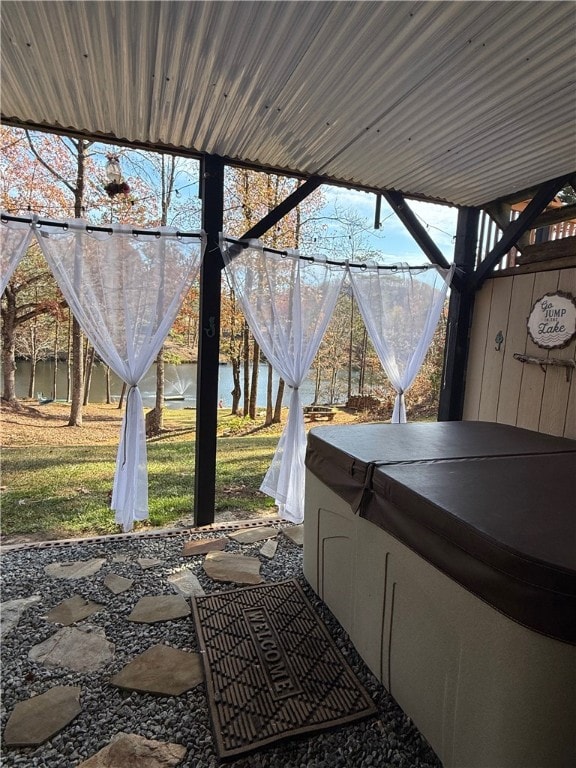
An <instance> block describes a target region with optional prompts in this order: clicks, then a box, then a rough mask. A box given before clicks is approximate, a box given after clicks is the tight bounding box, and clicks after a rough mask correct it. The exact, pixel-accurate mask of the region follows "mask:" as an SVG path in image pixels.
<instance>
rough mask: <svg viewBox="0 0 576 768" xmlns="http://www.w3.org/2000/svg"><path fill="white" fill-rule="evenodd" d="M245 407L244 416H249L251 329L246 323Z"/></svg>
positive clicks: (244, 344)
mask: <svg viewBox="0 0 576 768" xmlns="http://www.w3.org/2000/svg"><path fill="white" fill-rule="evenodd" d="M243 346H244V407H243V415H244V416H247V415H248V411H249V410H250V329H249V328H248V323H246V322H245V323H244V343H243Z"/></svg>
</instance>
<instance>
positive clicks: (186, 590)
mask: <svg viewBox="0 0 576 768" xmlns="http://www.w3.org/2000/svg"><path fill="white" fill-rule="evenodd" d="M168 581H169V582H170V584H171V585H172V589H173V590H174V591H175V592H177V593H178V594H179V595H182V597H193V596H196V595H199V596H200V595H205V594H206V593H205V592H204V589H203V588H202V585H201V584H200V582H199V581H198V577H197V576H196V574H195V573H193V572H192V571H191V570H190V569H189V568H182V569H181V570H179V571H176V573H172V574H170V576H168Z"/></svg>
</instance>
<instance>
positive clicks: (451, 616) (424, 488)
mask: <svg viewBox="0 0 576 768" xmlns="http://www.w3.org/2000/svg"><path fill="white" fill-rule="evenodd" d="M306 465H307V480H306V510H305V524H304V525H305V532H304V533H305V535H304V574H305V576H306V578H307V580H308V581H309V582H310V584H311V586H312V587H313V588H314V589H315V591H316V592H317V593H318V595H319V596H320V597H321V598H322V599H323V600H324V601H325V602H326V604H327V605H328V606H329V608H330V609H331V610H332V612H333V613H334V614H335V615H336V617H337V618H338V619H339V621H340V622H341V624H342V625H343V626H344V628H345V629H346V630H347V632H348V633H349V635H350V637H351V639H352V641H353V643H354V644H355V646H356V648H357V649H358V651H359V653H360V654H361V656H362V657H363V658H364V660H365V661H366V663H367V664H368V666H369V667H370V669H371V670H372V671H373V673H374V674H375V675H376V676H377V677H378V678H379V679H380V680H381V681H382V682H383V683H384V684H385V685H386V687H387V688H388V689H389V691H390V692H391V694H392V695H393V696H394V697H395V699H396V700H397V701H398V703H399V704H400V706H401V707H402V708H403V709H404V711H405V712H406V713H407V714H408V715H409V716H410V717H411V718H412V719H413V720H414V722H415V724H416V725H417V726H418V728H419V729H420V731H421V732H422V734H423V735H424V736H425V737H426V738H427V740H428V741H429V742H430V744H431V746H432V747H433V748H434V750H435V751H436V752H437V754H438V756H439V757H440V759H441V760H442V761H443V763H444V766H445V768H452V767H453V768H465V767H466V768H512V767H513V768H553V767H554V768H556V767H558V768H559V767H560V766H571V767H572V766H574V765H576V745H575V733H576V647H575V645H576V441H572V440H567V439H563V438H556V437H552V436H549V435H543V434H540V433H536V432H530V431H527V430H522V429H518V428H515V427H510V426H507V425H502V424H491V423H490V424H489V423H483V422H441V423H412V424H361V425H353V426H342V427H319V428H316V429H314V430H312V431H311V432H310V434H309V437H308V449H307V456H306Z"/></svg>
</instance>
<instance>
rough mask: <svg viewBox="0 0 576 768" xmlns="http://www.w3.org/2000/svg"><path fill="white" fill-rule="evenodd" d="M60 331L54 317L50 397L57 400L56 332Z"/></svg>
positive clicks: (58, 322)
mask: <svg viewBox="0 0 576 768" xmlns="http://www.w3.org/2000/svg"><path fill="white" fill-rule="evenodd" d="M59 330H60V321H59V320H58V318H57V317H56V319H55V326H54V347H53V349H54V368H53V369H52V397H53V398H54V400H56V398H57V390H58V331H59Z"/></svg>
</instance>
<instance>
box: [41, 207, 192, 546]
mask: <svg viewBox="0 0 576 768" xmlns="http://www.w3.org/2000/svg"><path fill="white" fill-rule="evenodd" d="M66 226H67V229H63V228H61V227H60V228H59V227H56V226H46V225H42V227H41V228H38V229H37V230H36V232H37V235H38V240H39V242H40V245H41V247H42V251H43V252H44V255H45V257H46V261H47V262H48V264H49V266H50V268H51V270H52V272H53V273H54V277H55V278H56V281H57V282H58V285H59V286H60V289H61V291H62V293H63V294H64V297H65V299H66V301H67V302H68V304H69V305H70V308H71V309H72V312H73V313H74V315H75V317H76V318H77V320H78V322H79V323H80V326H81V328H82V330H83V331H84V333H85V334H86V336H87V337H88V338H89V339H90V341H91V343H92V344H93V346H94V349H95V350H96V352H97V353H98V355H99V356H100V357H101V358H102V360H103V361H104V362H105V363H106V364H107V365H109V366H110V367H111V368H112V370H113V371H114V373H116V375H117V376H119V377H120V378H121V379H123V380H124V381H125V382H126V383H127V384H128V386H129V389H128V395H127V398H126V410H125V413H124V419H123V422H122V429H121V437H120V446H119V449H118V455H117V459H116V474H115V476H114V489H113V492H112V509H114V510H115V511H116V522H117V523H118V524H119V525H122V527H123V529H124V530H125V531H129V530H131V529H132V527H133V524H134V521H135V520H144V519H146V518H147V517H148V473H147V463H146V428H145V421H144V410H143V405H142V397H141V395H140V390H139V389H138V382H139V381H140V380H141V378H142V377H143V376H144V374H145V373H146V371H147V370H148V368H149V367H150V366H151V364H152V363H153V362H154V360H155V358H156V356H157V354H158V351H159V350H160V347H161V346H162V344H163V342H164V340H165V338H166V336H167V335H168V332H169V330H170V328H171V326H172V324H173V322H174V319H175V318H176V315H177V313H178V310H179V308H180V305H181V303H182V300H183V298H184V296H185V294H186V292H187V291H188V289H189V288H190V285H191V283H192V281H193V280H194V279H195V278H196V276H197V274H198V269H199V267H200V263H201V258H202V254H203V250H204V245H205V243H204V237H203V234H202V233H193V234H191V235H184V236H181V235H179V234H178V233H177V232H176V231H175V230H171V229H167V228H161V229H160V230H159V231H158V232H157V233H139V234H138V235H135V234H133V232H132V230H131V229H130V228H128V227H123V226H114V227H113V229H112V231H111V232H101V231H96V230H95V229H91V228H90V227H88V226H87V225H86V224H85V223H83V222H79V221H69V222H66Z"/></svg>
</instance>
